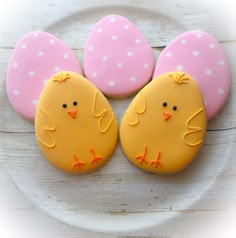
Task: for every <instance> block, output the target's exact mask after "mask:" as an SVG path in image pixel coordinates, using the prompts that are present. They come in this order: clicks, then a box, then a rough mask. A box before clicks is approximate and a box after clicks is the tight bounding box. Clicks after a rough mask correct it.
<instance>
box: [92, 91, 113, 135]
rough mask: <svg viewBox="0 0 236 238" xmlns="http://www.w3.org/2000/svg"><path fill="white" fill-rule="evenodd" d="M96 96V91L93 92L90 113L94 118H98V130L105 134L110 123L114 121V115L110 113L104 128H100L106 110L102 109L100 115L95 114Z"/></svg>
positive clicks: (106, 113)
mask: <svg viewBox="0 0 236 238" xmlns="http://www.w3.org/2000/svg"><path fill="white" fill-rule="evenodd" d="M97 95H98V91H96V92H95V96H94V101H93V107H92V108H93V110H92V113H93V115H94V117H96V118H99V120H98V128H99V130H100V131H101V132H102V133H105V132H106V131H107V130H108V129H109V128H110V126H111V124H112V121H113V120H114V113H113V112H112V113H110V114H111V115H110V120H109V121H108V122H107V123H106V125H105V128H102V121H103V119H104V118H105V117H106V115H108V111H107V109H103V110H102V111H101V112H100V113H96V112H95V110H96V105H97Z"/></svg>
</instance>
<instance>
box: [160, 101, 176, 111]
mask: <svg viewBox="0 0 236 238" xmlns="http://www.w3.org/2000/svg"><path fill="white" fill-rule="evenodd" d="M167 105H168V103H167V102H163V103H162V106H163V107H167ZM172 109H173V110H174V111H176V110H177V106H173V107H172Z"/></svg>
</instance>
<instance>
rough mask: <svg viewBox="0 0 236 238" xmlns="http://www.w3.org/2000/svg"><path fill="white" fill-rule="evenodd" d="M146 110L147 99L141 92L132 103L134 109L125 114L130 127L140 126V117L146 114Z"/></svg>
mask: <svg viewBox="0 0 236 238" xmlns="http://www.w3.org/2000/svg"><path fill="white" fill-rule="evenodd" d="M146 109H147V106H146V98H145V96H144V95H143V94H142V92H140V93H139V94H138V95H137V97H135V99H134V101H133V102H132V108H131V109H130V110H127V111H126V113H125V115H126V117H127V121H128V124H129V125H130V126H136V125H137V124H139V121H140V120H139V117H140V116H141V115H142V114H144V113H145V111H146Z"/></svg>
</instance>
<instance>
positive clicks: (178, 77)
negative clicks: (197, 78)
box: [169, 72, 189, 84]
mask: <svg viewBox="0 0 236 238" xmlns="http://www.w3.org/2000/svg"><path fill="white" fill-rule="evenodd" d="M169 76H170V77H171V78H172V79H173V80H174V82H175V83H176V84H183V83H185V84H188V82H187V81H188V80H189V77H188V75H187V74H186V73H184V72H175V73H174V74H169Z"/></svg>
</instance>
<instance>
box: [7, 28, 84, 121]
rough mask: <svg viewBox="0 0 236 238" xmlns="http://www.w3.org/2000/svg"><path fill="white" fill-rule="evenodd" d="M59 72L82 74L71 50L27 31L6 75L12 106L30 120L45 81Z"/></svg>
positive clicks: (44, 33)
mask: <svg viewBox="0 0 236 238" xmlns="http://www.w3.org/2000/svg"><path fill="white" fill-rule="evenodd" d="M61 70H68V71H74V72H77V73H79V74H81V73H82V71H81V68H80V65H79V63H78V61H77V59H76V57H75V56H74V54H73V53H72V51H71V50H70V49H69V48H68V47H67V46H66V45H65V44H64V43H63V42H61V41H60V40H59V39H57V38H56V37H55V36H53V35H50V34H48V33H46V32H39V31H35V32H30V33H28V34H27V35H25V36H24V37H23V38H22V39H21V40H20V41H19V42H18V43H17V45H16V47H15V49H14V51H13V54H12V56H11V59H10V62H9V65H8V72H7V80H6V87H7V95H8V98H9V101H10V103H11V105H12V107H13V108H14V109H15V110H16V112H17V113H19V114H20V115H21V116H23V117H24V118H26V119H28V120H30V121H33V120H34V115H35V110H36V105H37V103H38V98H39V95H40V93H41V91H42V89H43V87H44V85H45V84H46V82H47V80H48V79H49V78H51V77H52V75H54V74H55V73H56V72H58V71H61Z"/></svg>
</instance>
